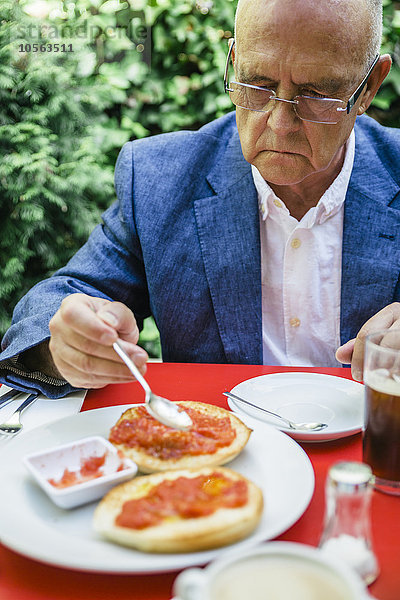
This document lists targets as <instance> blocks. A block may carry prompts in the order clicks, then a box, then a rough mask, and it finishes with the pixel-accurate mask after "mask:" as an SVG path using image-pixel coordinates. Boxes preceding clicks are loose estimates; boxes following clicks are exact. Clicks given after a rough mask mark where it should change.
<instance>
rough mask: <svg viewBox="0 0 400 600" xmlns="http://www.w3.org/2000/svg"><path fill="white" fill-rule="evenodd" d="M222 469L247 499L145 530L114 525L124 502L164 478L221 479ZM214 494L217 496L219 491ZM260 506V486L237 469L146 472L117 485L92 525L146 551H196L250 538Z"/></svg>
mask: <svg viewBox="0 0 400 600" xmlns="http://www.w3.org/2000/svg"><path fill="white" fill-rule="evenodd" d="M219 474H222V475H223V476H224V477H225V478H227V479H229V480H230V481H231V482H232V481H233V482H234V481H239V480H241V481H243V482H245V485H246V486H247V499H246V501H245V504H244V505H242V506H236V507H232V508H227V507H222V508H217V509H216V510H215V512H213V513H212V514H210V515H207V516H199V517H191V518H183V517H180V516H176V515H175V516H170V517H166V518H164V519H163V520H162V521H161V522H160V523H158V524H156V525H152V526H148V527H145V528H143V529H136V528H131V527H126V526H119V525H117V524H116V518H117V517H118V515H119V514H120V513H121V510H122V506H123V504H124V503H125V502H127V501H129V500H133V499H139V498H143V497H145V496H147V495H148V494H149V493H150V492H151V491H152V490H153V488H155V487H156V486H158V485H159V484H160V483H161V482H163V481H165V480H170V481H171V480H178V479H179V478H184V479H186V478H195V477H198V476H199V475H206V476H207V477H210V478H211V481H213V480H212V477H217V481H218V475H219ZM181 482H182V480H181V479H179V481H177V483H176V485H177V486H179V484H180V483H181ZM213 495H214V497H215V494H213ZM222 495H223V494H222ZM175 497H176V495H175ZM178 497H179V494H178ZM174 502H175V500H174ZM217 502H218V500H217ZM262 511H263V497H262V492H261V490H260V489H259V488H258V487H257V486H256V485H255V484H254V483H252V482H251V481H249V480H248V479H246V478H245V477H243V476H242V475H240V474H239V473H236V472H235V471H232V470H231V469H227V468H224V467H218V468H216V469H213V468H203V469H199V470H186V469H185V470H179V471H168V472H164V473H153V474H152V475H144V476H142V477H137V478H136V479H133V480H131V481H129V482H127V483H124V484H121V485H119V486H117V487H115V488H113V489H112V490H111V491H110V492H108V494H107V495H106V496H105V497H104V498H103V499H102V500H101V502H100V503H99V505H98V506H97V508H96V510H95V513H94V520H93V526H94V529H95V530H96V531H97V532H98V533H99V534H100V535H102V536H104V537H105V538H107V539H108V540H110V541H112V542H115V543H117V544H121V545H124V546H130V547H133V548H136V549H138V550H141V551H143V552H160V553H176V552H195V551H200V550H206V549H210V548H217V547H220V546H225V545H227V544H232V543H234V542H237V541H239V540H241V539H242V538H244V537H247V536H248V535H250V533H251V532H252V531H253V530H254V529H255V528H256V526H257V525H258V523H259V521H260V518H261V515H262Z"/></svg>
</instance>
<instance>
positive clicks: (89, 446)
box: [23, 436, 138, 508]
mask: <svg viewBox="0 0 400 600" xmlns="http://www.w3.org/2000/svg"><path fill="white" fill-rule="evenodd" d="M104 454H105V462H104V465H102V467H101V472H102V475H100V476H96V477H95V478H93V479H89V480H85V481H79V478H80V470H81V467H82V463H83V461H85V460H87V459H88V458H91V457H101V456H103V455H104ZM23 462H24V464H25V466H26V467H27V469H28V470H29V472H30V473H31V474H32V475H33V477H34V478H35V480H36V482H37V483H38V484H39V485H40V487H41V488H42V489H43V490H44V492H46V494H47V495H48V496H49V498H51V500H52V501H53V502H54V503H55V504H57V506H60V507H61V508H73V507H75V506H79V505H81V504H86V503H88V502H92V501H93V500H98V499H99V498H102V497H103V496H104V494H106V493H107V492H108V491H109V490H110V489H111V488H112V487H114V486H115V485H116V484H117V483H121V482H122V481H126V480H128V479H132V477H134V476H135V475H136V473H137V470H138V468H137V465H136V463H134V462H133V461H132V460H130V459H129V458H126V457H123V458H120V456H119V455H118V450H117V449H116V448H115V447H114V446H113V445H112V444H111V443H110V442H109V441H108V440H106V439H105V438H102V437H100V436H93V437H87V438H83V439H80V440H76V441H74V442H70V443H68V444H63V445H62V446H56V447H53V448H49V449H47V450H41V451H40V452H35V453H33V454H28V455H27V456H25V457H24V458H23ZM65 469H68V471H72V472H75V473H76V474H77V476H78V481H77V482H76V483H73V484H72V485H69V486H68V487H64V488H60V487H56V486H55V485H53V484H52V483H50V482H49V479H53V480H54V481H56V482H59V481H60V480H61V478H62V477H63V474H64V471H65Z"/></svg>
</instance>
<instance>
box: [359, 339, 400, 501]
mask: <svg viewBox="0 0 400 600" xmlns="http://www.w3.org/2000/svg"><path fill="white" fill-rule="evenodd" d="M364 384H365V429H364V434H363V461H364V462H365V463H367V464H369V465H370V467H371V469H372V472H373V474H374V476H375V483H374V485H375V488H376V489H377V490H380V491H382V492H386V493H389V494H394V495H397V496H400V329H388V330H386V331H380V332H377V333H373V334H371V335H369V336H368V337H367V339H366V344H365V355H364Z"/></svg>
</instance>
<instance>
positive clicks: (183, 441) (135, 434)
mask: <svg viewBox="0 0 400 600" xmlns="http://www.w3.org/2000/svg"><path fill="white" fill-rule="evenodd" d="M185 411H186V412H187V414H188V415H189V416H190V418H191V419H192V422H193V426H192V427H191V428H190V430H189V431H178V430H176V429H171V428H170V427H167V426H166V425H163V424H162V423H160V422H159V421H156V419H154V418H153V417H152V416H151V415H149V413H148V412H147V410H146V408H145V406H137V407H135V417H134V418H130V419H122V420H121V421H119V422H118V423H117V424H116V425H115V426H114V427H113V428H112V429H111V432H110V437H109V439H110V442H112V443H113V444H123V445H125V446H127V447H131V448H140V449H142V450H143V451H144V452H146V453H147V454H150V455H152V456H155V457H157V458H161V459H165V460H168V459H170V458H173V459H176V458H180V457H182V456H185V455H192V456H197V455H200V454H214V453H215V452H216V451H217V450H218V448H223V447H225V446H229V445H230V444H231V443H232V441H233V440H234V439H235V437H236V431H235V429H234V428H233V427H232V425H231V422H230V420H229V418H228V417H220V416H218V417H215V416H213V415H210V414H205V413H202V412H200V411H197V410H195V409H193V408H189V407H186V406H185Z"/></svg>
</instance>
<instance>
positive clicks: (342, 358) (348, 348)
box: [336, 338, 356, 365]
mask: <svg viewBox="0 0 400 600" xmlns="http://www.w3.org/2000/svg"><path fill="white" fill-rule="evenodd" d="M355 343H356V338H353V339H352V340H349V341H348V342H346V343H345V344H343V346H340V347H339V348H338V349H337V350H336V360H338V361H339V362H341V363H342V364H344V365H349V364H350V363H351V358H352V356H353V350H354V344H355Z"/></svg>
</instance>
